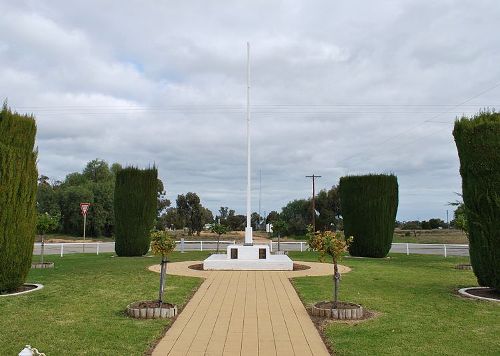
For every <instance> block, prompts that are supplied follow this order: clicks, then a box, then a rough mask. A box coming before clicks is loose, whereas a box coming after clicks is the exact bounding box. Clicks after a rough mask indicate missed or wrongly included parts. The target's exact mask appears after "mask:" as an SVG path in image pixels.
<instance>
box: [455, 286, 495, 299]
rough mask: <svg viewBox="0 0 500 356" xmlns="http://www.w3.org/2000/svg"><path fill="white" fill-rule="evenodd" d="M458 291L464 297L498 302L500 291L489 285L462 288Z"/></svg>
mask: <svg viewBox="0 0 500 356" xmlns="http://www.w3.org/2000/svg"><path fill="white" fill-rule="evenodd" d="M458 293H459V294H460V295H463V296H464V297H469V298H475V299H480V300H489V301H491V302H500V292H499V291H497V290H495V289H493V288H489V287H470V288H462V289H460V290H459V291H458Z"/></svg>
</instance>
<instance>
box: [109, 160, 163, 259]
mask: <svg viewBox="0 0 500 356" xmlns="http://www.w3.org/2000/svg"><path fill="white" fill-rule="evenodd" d="M157 179H158V171H157V169H156V168H155V167H153V168H151V169H144V170H141V169H138V168H135V167H127V168H124V169H122V170H120V171H118V173H117V174H116V183H115V198H114V212H115V239H116V243H115V252H116V254H117V255H118V256H142V255H144V254H146V253H147V252H148V250H149V243H150V237H149V236H150V230H151V229H152V228H153V224H154V220H155V217H156V204H157V202H156V191H157V184H158V181H157Z"/></svg>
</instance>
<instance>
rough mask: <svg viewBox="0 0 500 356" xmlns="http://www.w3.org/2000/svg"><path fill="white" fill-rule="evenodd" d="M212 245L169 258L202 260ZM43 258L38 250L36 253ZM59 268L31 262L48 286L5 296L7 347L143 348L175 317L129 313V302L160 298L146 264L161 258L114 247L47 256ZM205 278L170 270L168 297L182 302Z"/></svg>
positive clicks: (85, 351)
mask: <svg viewBox="0 0 500 356" xmlns="http://www.w3.org/2000/svg"><path fill="white" fill-rule="evenodd" d="M207 256H208V253H206V252H187V253H184V254H181V253H173V254H172V256H171V258H170V260H171V261H180V260H200V259H204V258H206V257H207ZM35 260H36V258H35ZM45 260H46V261H53V262H55V268H54V269H46V270H39V269H36V270H31V271H30V274H29V276H28V280H27V281H28V282H32V283H42V284H43V285H44V286H45V287H44V289H42V290H41V291H37V292H33V293H29V294H25V295H20V296H15V297H1V298H0V350H1V351H0V354H1V355H17V354H18V353H19V351H21V350H22V348H23V347H24V345H25V344H30V345H32V346H33V347H36V348H38V349H39V350H40V351H41V352H45V353H46V354H47V355H142V354H143V353H144V352H145V351H146V350H147V349H148V348H149V347H150V345H151V344H153V343H154V342H155V340H156V339H158V338H159V337H160V336H161V335H162V333H163V332H164V330H165V328H166V327H168V326H169V325H170V323H171V321H170V320H168V319H167V320H135V319H132V318H128V317H127V316H126V315H125V313H124V310H125V308H126V306H127V305H128V304H129V303H131V302H133V301H137V300H144V299H156V298H157V293H158V292H157V290H158V284H159V275H158V274H157V273H153V272H150V271H148V270H147V267H148V266H150V265H152V264H155V263H158V262H159V261H158V258H148V257H136V258H126V257H111V254H102V255H99V256H96V255H89V254H87V255H82V254H74V255H72V254H71V255H70V254H68V255H65V256H64V257H63V258H60V257H59V256H56V255H51V256H46V258H45ZM201 282H202V280H201V279H199V278H192V277H180V276H168V277H167V288H166V298H165V299H166V300H167V301H168V302H172V303H175V304H177V305H179V306H183V305H184V304H185V303H186V302H187V301H188V299H189V297H190V296H191V295H192V293H193V292H194V291H195V290H196V289H197V288H198V286H199V285H200V283H201Z"/></svg>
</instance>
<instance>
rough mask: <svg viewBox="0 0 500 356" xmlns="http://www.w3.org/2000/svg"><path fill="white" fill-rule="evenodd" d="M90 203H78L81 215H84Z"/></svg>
mask: <svg viewBox="0 0 500 356" xmlns="http://www.w3.org/2000/svg"><path fill="white" fill-rule="evenodd" d="M89 206H90V203H80V210H81V211H82V215H83V216H86V215H87V211H88V210H89Z"/></svg>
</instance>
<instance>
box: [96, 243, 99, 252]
mask: <svg viewBox="0 0 500 356" xmlns="http://www.w3.org/2000/svg"><path fill="white" fill-rule="evenodd" d="M96 253H97V254H99V242H98V243H97V251H96Z"/></svg>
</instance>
